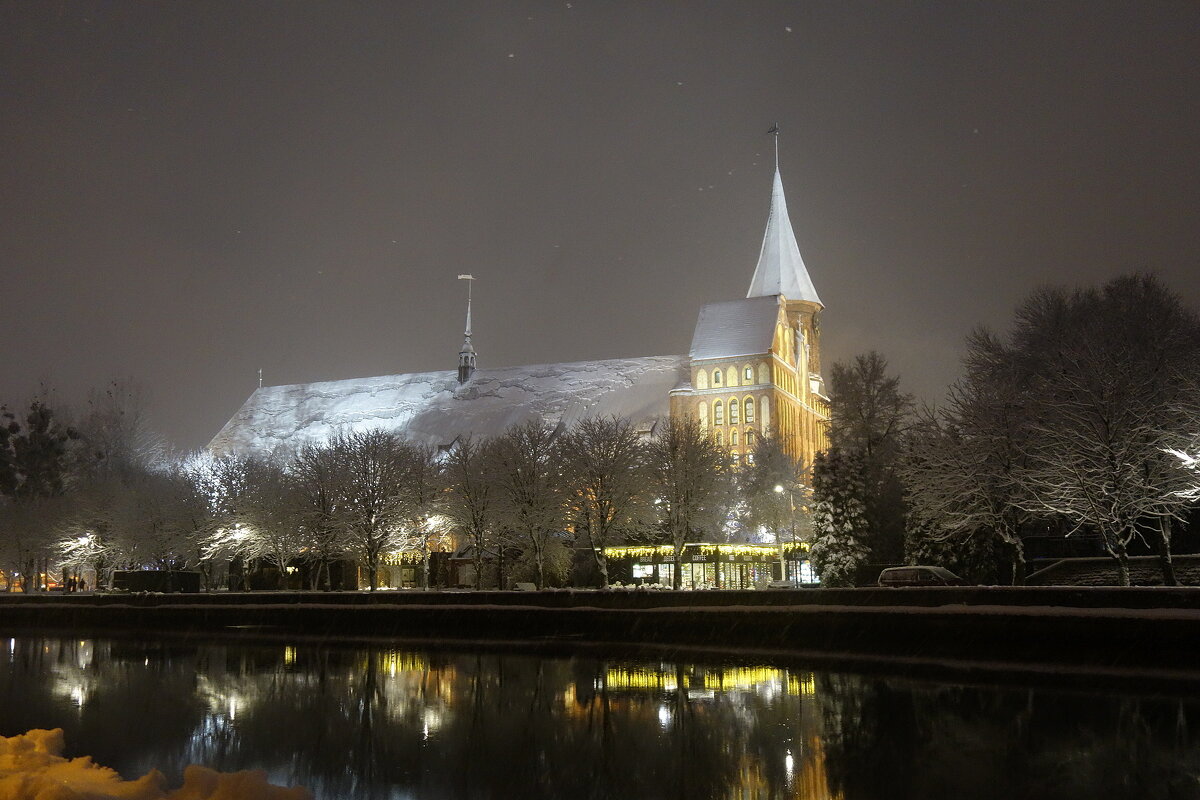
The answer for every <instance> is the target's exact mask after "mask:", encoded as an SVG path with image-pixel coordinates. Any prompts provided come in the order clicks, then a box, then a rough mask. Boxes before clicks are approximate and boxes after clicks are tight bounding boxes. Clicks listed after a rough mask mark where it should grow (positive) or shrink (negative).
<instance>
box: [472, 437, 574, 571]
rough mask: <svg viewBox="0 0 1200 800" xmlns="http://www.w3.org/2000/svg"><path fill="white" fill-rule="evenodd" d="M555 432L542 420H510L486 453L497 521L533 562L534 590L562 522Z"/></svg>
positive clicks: (559, 534) (561, 527)
mask: <svg viewBox="0 0 1200 800" xmlns="http://www.w3.org/2000/svg"><path fill="white" fill-rule="evenodd" d="M554 434H555V432H554V428H552V427H550V426H549V425H547V424H546V423H544V422H541V421H531V422H525V423H521V424H518V425H514V426H512V427H511V428H509V429H508V430H506V431H505V432H504V433H503V434H501V435H500V436H498V437H496V439H494V440H493V441H492V442H491V445H490V447H489V448H488V458H487V462H488V473H489V475H490V476H491V480H492V481H493V482H494V483H495V485H496V495H495V496H496V511H497V516H498V520H499V522H500V523H501V524H502V525H503V526H505V527H507V528H508V529H510V530H512V531H513V533H514V534H515V538H516V540H517V541H519V542H520V543H521V545H522V549H523V550H524V551H525V552H526V553H527V554H528V556H529V558H530V560H531V561H532V562H533V567H534V574H535V576H536V581H537V587H538V588H539V589H541V588H544V587H545V585H546V552H547V550H548V548H549V547H550V546H551V544H552V542H553V540H554V537H556V536H561V535H562V533H563V527H564V526H563V518H564V507H563V493H562V491H561V486H560V483H561V482H560V480H559V476H558V469H557V467H558V465H557V463H556V460H555V445H554V438H555V435H554Z"/></svg>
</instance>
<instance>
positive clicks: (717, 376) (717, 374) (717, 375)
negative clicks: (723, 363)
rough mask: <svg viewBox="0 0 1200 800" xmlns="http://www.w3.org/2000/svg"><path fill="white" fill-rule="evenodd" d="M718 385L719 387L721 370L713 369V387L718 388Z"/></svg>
mask: <svg viewBox="0 0 1200 800" xmlns="http://www.w3.org/2000/svg"><path fill="white" fill-rule="evenodd" d="M720 385H721V370H719V369H714V370H713V386H720Z"/></svg>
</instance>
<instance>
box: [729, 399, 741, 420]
mask: <svg viewBox="0 0 1200 800" xmlns="http://www.w3.org/2000/svg"><path fill="white" fill-rule="evenodd" d="M740 405H741V403H739V402H738V399H737V398H736V397H735V398H733V399H732V400H730V401H729V424H730V425H736V424H737V423H738V417H739V416H741V415H740V414H738V406H740Z"/></svg>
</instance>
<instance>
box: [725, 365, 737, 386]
mask: <svg viewBox="0 0 1200 800" xmlns="http://www.w3.org/2000/svg"><path fill="white" fill-rule="evenodd" d="M725 385H726V386H737V385H738V379H737V367H733V366H731V367H730V368H729V371H728V372H726V373H725Z"/></svg>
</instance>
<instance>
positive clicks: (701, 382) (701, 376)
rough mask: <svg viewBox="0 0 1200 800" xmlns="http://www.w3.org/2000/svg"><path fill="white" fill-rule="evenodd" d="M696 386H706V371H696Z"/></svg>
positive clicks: (705, 387) (699, 387)
mask: <svg viewBox="0 0 1200 800" xmlns="http://www.w3.org/2000/svg"><path fill="white" fill-rule="evenodd" d="M696 388H697V389H707V388H708V372H707V371H705V370H700V371H699V372H697V373H696Z"/></svg>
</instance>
